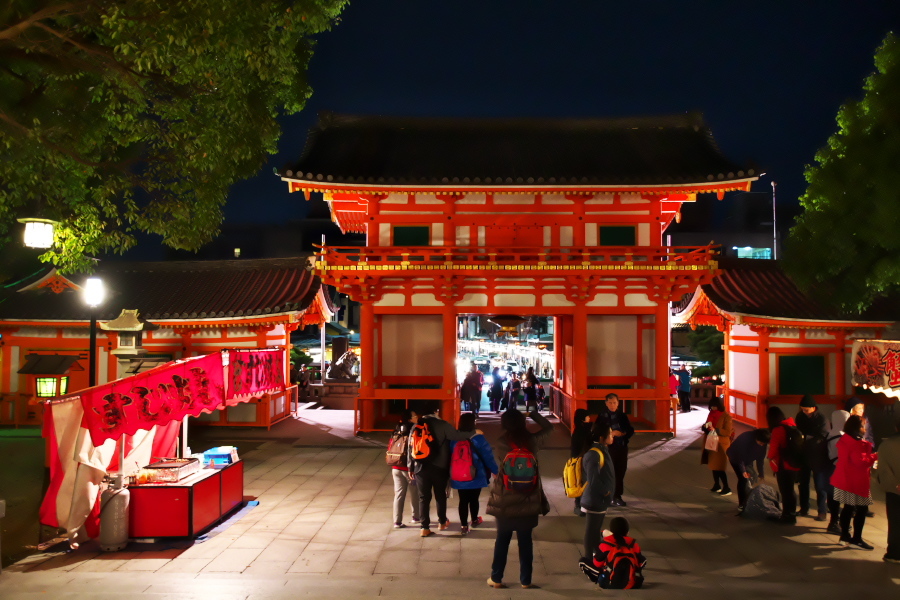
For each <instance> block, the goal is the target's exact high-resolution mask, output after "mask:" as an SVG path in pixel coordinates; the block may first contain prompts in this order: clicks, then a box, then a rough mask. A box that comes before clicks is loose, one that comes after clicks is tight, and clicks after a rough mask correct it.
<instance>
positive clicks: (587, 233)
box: [584, 223, 597, 246]
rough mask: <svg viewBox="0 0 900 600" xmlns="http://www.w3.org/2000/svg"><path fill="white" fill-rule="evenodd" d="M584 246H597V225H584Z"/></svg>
mask: <svg viewBox="0 0 900 600" xmlns="http://www.w3.org/2000/svg"><path fill="white" fill-rule="evenodd" d="M584 245H585V246H596V245H597V224H596V223H585V224H584Z"/></svg>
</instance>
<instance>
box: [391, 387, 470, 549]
mask: <svg viewBox="0 0 900 600" xmlns="http://www.w3.org/2000/svg"><path fill="white" fill-rule="evenodd" d="M439 406H440V404H439V402H438V401H436V400H429V401H427V404H426V405H425V406H420V410H422V412H425V413H427V414H426V415H425V416H424V417H419V420H418V422H419V423H423V422H424V423H426V424H427V425H428V428H429V429H430V431H431V435H432V436H433V437H434V442H433V443H432V444H431V453H430V454H429V456H428V458H427V459H425V460H415V459H414V458H412V455H411V454H410V457H409V461H408V463H409V472H410V474H411V476H412V477H413V478H415V480H416V486H417V488H418V490H419V515H420V517H421V519H422V521H421V523H422V534H421V535H422V537H428V536H430V535H433V532H432V531H431V517H430V511H431V497H432V494H433V495H434V501H435V504H437V513H438V529H440V530H441V531H443V530H445V529H447V528H448V527H449V526H450V520H449V519H447V483H448V482H449V481H450V442H451V441H454V442H460V441H462V440H467V439H469V438H471V437H473V436H475V435H476V434H479V433H482V431H481V430H480V429H476V430H475V431H457V430H456V428H455V427H453V425H451V424H450V423H448V422H447V421H444V420H443V419H441V418H440V417H438V416H437V410H438V407H439ZM410 448H412V440H410Z"/></svg>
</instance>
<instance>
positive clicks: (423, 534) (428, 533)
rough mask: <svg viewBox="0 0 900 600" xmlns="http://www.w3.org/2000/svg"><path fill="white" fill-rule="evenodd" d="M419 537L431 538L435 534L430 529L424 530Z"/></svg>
mask: <svg viewBox="0 0 900 600" xmlns="http://www.w3.org/2000/svg"><path fill="white" fill-rule="evenodd" d="M419 535H420V536H422V537H429V536H432V535H434V532H433V531H432V530H430V529H423V530H422V533H420V534H419Z"/></svg>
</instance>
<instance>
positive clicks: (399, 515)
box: [387, 376, 900, 588]
mask: <svg viewBox="0 0 900 600" xmlns="http://www.w3.org/2000/svg"><path fill="white" fill-rule="evenodd" d="M526 378H527V376H526ZM526 402H527V400H526ZM533 408H535V409H536V408H537V407H536V406H533ZM423 412H427V413H428V414H422V415H417V414H415V413H412V412H410V411H406V412H405V413H404V414H403V416H402V419H401V422H400V423H399V424H398V426H397V429H396V430H395V432H394V435H393V436H392V439H391V443H390V445H389V448H388V453H387V460H388V464H389V465H391V466H392V468H393V476H394V490H395V497H394V527H395V528H403V527H405V526H406V525H405V524H404V522H403V507H404V504H405V502H406V498H407V497H409V498H410V505H411V509H412V520H411V523H412V524H415V525H418V526H419V527H420V535H421V536H422V537H430V536H432V535H434V532H433V531H432V524H431V521H430V508H431V502H432V500H434V502H435V504H436V508H437V516H438V524H437V529H438V530H439V531H444V530H447V529H448V528H449V527H450V524H451V522H450V519H449V518H448V516H447V495H448V491H449V490H450V489H453V490H456V493H457V495H458V497H459V508H458V516H459V523H460V534H462V535H463V536H465V535H467V534H468V533H469V532H470V531H471V528H477V527H478V526H479V525H481V524H482V523H483V522H484V519H483V517H482V516H481V514H480V513H481V506H480V502H481V492H482V490H483V489H485V488H488V489H489V493H488V499H487V504H486V510H485V512H486V513H487V514H489V515H491V516H493V517H494V518H495V519H496V539H495V543H494V556H493V561H492V564H491V573H490V577H488V579H487V583H488V585H489V586H491V587H493V588H504V587H506V585H505V584H504V583H503V575H504V572H505V569H506V561H507V554H508V550H509V545H510V543H511V540H512V536H513V534H514V533H515V535H516V538H517V543H518V556H519V582H520V584H521V586H522V587H523V588H532V587H536V586H535V585H534V584H533V582H532V562H533V555H534V552H533V541H532V531H533V530H534V528H535V527H536V526H537V524H538V519H539V517H540V516H541V515H546V514H547V513H548V512H549V510H550V506H549V502H548V500H547V497H546V495H545V493H544V490H543V487H542V482H541V473H540V469H539V463H538V460H537V454H538V451H539V450H540V448H541V447H542V446H543V445H544V443H545V441H546V440H547V438H548V437H549V436H550V434H551V432H552V431H553V426H552V424H551V423H550V422H549V421H548V420H547V419H546V418H544V417H543V416H542V415H541V414H540V413H539V412H538V411H537V410H530V411H527V412H525V413H523V412H521V411H519V410H517V408H516V407H515V405H513V406H508V407H507V410H505V411H504V412H503V414H502V416H501V418H500V426H501V429H502V433H501V435H500V437H499V438H498V439H497V440H496V441H495V443H494V444H493V446H492V445H491V444H490V443H489V442H488V440H487V439H486V438H485V437H484V435H483V433H482V431H481V430H479V429H477V428H476V420H477V414H476V413H475V412H469V413H465V414H463V415H462V416H461V417H460V419H459V423H458V427H453V426H452V425H451V424H450V423H448V422H446V421H444V420H442V419H441V418H440V417H439V416H438V414H437V403H436V404H435V406H429V407H428V409H427V410H425V411H423ZM766 417H767V424H768V425H769V426H768V427H767V428H760V429H753V430H751V431H747V432H745V433H742V434H741V435H738V436H735V435H734V424H733V422H732V419H731V416H730V415H729V414H728V412H727V411H726V410H725V407H724V406H723V403H722V400H721V399H720V398H713V399H712V400H711V401H710V405H709V414H708V416H707V418H706V420H705V422H704V423H703V425H702V431H703V448H704V450H703V453H702V459H701V460H702V462H703V463H704V464H706V465H707V466H708V468H709V469H710V471H712V476H713V487H712V489H711V491H712V492H713V493H715V494H718V495H720V496H728V495H731V494H732V488H731V486H730V484H729V475H728V473H727V469H728V466H730V467H731V470H732V472H733V476H734V477H735V478H736V481H735V489H736V490H737V496H738V513H737V514H738V515H740V516H743V517H746V518H768V519H770V520H772V521H775V522H778V523H780V524H795V523H796V522H797V518H798V517H809V518H811V519H814V520H815V521H820V522H825V521H828V524H827V526H826V529H827V530H828V531H830V532H833V533H835V534H838V535H839V538H838V543H839V544H841V545H843V546H853V547H856V548H860V549H863V550H871V549H872V546H871V545H869V544H868V543H867V542H865V541H864V540H863V537H862V532H863V529H864V526H865V520H866V517H867V515H870V514H871V513H869V507H870V506H871V505H872V494H871V489H870V483H869V482H870V476H871V471H872V469H874V468H875V467H878V468H877V474H878V477H877V481H878V483H879V485H881V486H882V487H883V488H884V490H885V492H886V497H887V501H886V506H887V513H888V514H887V518H888V545H887V552H886V554H885V556H884V560H885V561H888V562H900V539H898V537H900V523H898V519H900V421H898V423H897V431H898V433H897V434H895V435H894V436H892V437H890V438H887V439H886V440H884V441H883V442H882V444H881V447H880V449H879V452H880V455H881V457H880V462H879V454H877V453H876V452H875V450H874V444H873V442H872V438H871V427H870V426H869V424H868V421H867V419H866V418H865V415H864V404H863V403H862V402H861V401H859V400H858V399H857V398H852V399H850V400H849V401H848V402H847V405H846V406H845V410H843V411H835V412H834V413H833V414H832V415H831V419H830V421H829V420H828V419H826V418H825V417H824V415H822V414H821V412H820V411H819V409H818V407H817V406H816V402H815V400H814V399H813V398H812V397H811V396H805V397H804V398H803V400H802V401H801V403H800V406H799V412H798V414H797V416H796V417H793V418H791V417H786V416H785V414H784V412H783V411H782V410H781V409H780V408H778V407H777V406H773V407H770V408H769V410H768V413H767V415H766ZM528 418H530V419H532V420H533V421H534V422H535V423H536V424H537V425H538V427H539V429H538V430H537V431H530V430H529V429H528V428H527V426H526V425H527V419H528ZM633 435H634V428H633V427H632V425H631V423H630V422H629V419H628V416H627V414H626V413H625V411H624V410H622V405H621V402H620V400H619V398H618V396H617V395H616V394H608V395H607V396H606V399H605V402H604V406H603V407H602V409H601V410H600V411H599V412H598V414H597V415H596V418H595V419H594V421H593V422H591V420H590V415H589V414H588V412H587V411H585V410H583V409H579V410H576V411H575V414H574V424H573V429H572V437H571V459H570V461H569V463H567V466H566V470H567V472H566V473H565V474H564V482H565V486H566V494H567V495H569V496H570V497H573V498H574V511H575V514H577V515H578V516H580V517H583V518H584V540H583V542H584V557H583V558H582V560H581V562H580V566H581V569H582V570H583V571H584V572H585V574H587V575H588V577H589V578H591V580H592V581H596V582H597V583H598V584H600V585H602V586H604V587H626V588H627V587H639V586H640V585H641V582H642V581H643V578H642V576H641V569H642V567H643V565H644V564H645V562H646V561H645V559H644V557H643V555H642V554H641V552H640V547H639V546H638V544H637V542H636V541H635V540H634V539H632V538H629V537H628V535H627V534H628V530H629V524H628V522H627V520H625V519H624V518H622V517H617V518H616V519H613V520H612V521H610V524H609V527H610V529H609V531H608V532H606V533H607V535H604V528H603V526H604V521H605V517H606V514H607V511H608V509H609V508H610V507H613V506H619V507H624V506H627V503H626V501H625V500H624V499H623V497H622V496H623V492H624V479H625V475H626V473H627V470H628V443H629V440H630V439H631V437H632V436H633ZM766 461H768V463H769V467H770V470H771V472H772V474H773V475H774V478H775V480H776V482H777V488H778V489H777V491H776V490H775V488H773V487H772V486H771V485H769V483H768V478H767V477H766V470H765V462H766ZM570 469H571V470H572V472H568V471H569V470H570ZM810 481H812V486H810ZM811 490H815V492H816V503H815V504H814V505H812V504H811ZM798 492H799V493H798Z"/></svg>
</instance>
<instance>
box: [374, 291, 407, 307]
mask: <svg viewBox="0 0 900 600" xmlns="http://www.w3.org/2000/svg"><path fill="white" fill-rule="evenodd" d="M405 304H406V296H405V295H404V294H385V295H383V296H382V297H381V300H378V301H377V302H375V306H404V305H405Z"/></svg>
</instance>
